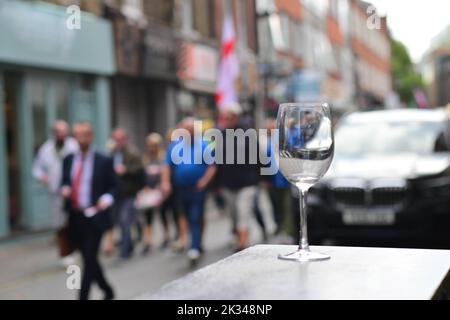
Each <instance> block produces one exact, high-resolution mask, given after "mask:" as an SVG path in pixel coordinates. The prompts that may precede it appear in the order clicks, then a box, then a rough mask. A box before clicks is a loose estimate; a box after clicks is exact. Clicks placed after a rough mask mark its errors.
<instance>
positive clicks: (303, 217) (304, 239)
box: [299, 188, 309, 251]
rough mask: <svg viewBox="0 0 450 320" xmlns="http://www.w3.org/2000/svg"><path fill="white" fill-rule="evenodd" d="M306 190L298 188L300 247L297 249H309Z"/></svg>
mask: <svg viewBox="0 0 450 320" xmlns="http://www.w3.org/2000/svg"><path fill="white" fill-rule="evenodd" d="M307 193H308V191H306V190H302V189H301V188H299V194H300V247H299V250H304V251H309V243H308V222H307V212H306V196H307Z"/></svg>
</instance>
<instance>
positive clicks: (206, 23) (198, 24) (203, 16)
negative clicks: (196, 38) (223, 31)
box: [192, 0, 215, 38]
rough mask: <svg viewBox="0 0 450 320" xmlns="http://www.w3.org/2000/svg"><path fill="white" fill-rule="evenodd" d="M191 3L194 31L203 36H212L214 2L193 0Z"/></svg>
mask: <svg viewBox="0 0 450 320" xmlns="http://www.w3.org/2000/svg"><path fill="white" fill-rule="evenodd" d="M192 4H193V9H194V10H193V13H194V29H195V31H197V32H199V33H200V34H201V35H202V36H203V37H205V38H214V37H215V32H214V31H215V27H214V13H215V10H214V2H213V1H211V0H193V1H192Z"/></svg>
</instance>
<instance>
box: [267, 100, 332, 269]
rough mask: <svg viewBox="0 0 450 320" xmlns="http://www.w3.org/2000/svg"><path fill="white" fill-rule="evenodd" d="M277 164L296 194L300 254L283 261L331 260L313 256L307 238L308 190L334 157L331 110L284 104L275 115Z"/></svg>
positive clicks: (323, 106)
mask: <svg viewBox="0 0 450 320" xmlns="http://www.w3.org/2000/svg"><path fill="white" fill-rule="evenodd" d="M277 128H278V130H279V132H278V137H277V139H275V140H276V141H275V150H276V160H277V162H278V166H279V169H280V171H281V173H282V174H283V175H284V176H285V177H286V179H287V180H288V181H289V182H290V183H292V184H293V185H295V186H296V187H297V188H298V190H299V197H300V239H301V241H300V245H299V250H298V251H297V252H294V253H292V254H289V255H286V256H280V257H279V258H280V259H282V260H295V261H317V260H327V259H329V258H330V257H329V256H327V255H323V254H320V253H315V252H312V251H311V250H310V248H309V243H308V235H307V214H306V197H307V193H308V190H309V189H310V188H311V187H312V186H314V185H315V184H316V183H317V182H318V181H319V180H320V179H322V178H323V176H324V175H325V174H326V173H327V171H328V169H329V168H330V166H331V163H332V161H333V156H334V135H333V127H332V121H331V112H330V107H329V106H328V104H326V103H318V102H317V103H287V104H282V105H281V106H280V108H279V111H278V118H277Z"/></svg>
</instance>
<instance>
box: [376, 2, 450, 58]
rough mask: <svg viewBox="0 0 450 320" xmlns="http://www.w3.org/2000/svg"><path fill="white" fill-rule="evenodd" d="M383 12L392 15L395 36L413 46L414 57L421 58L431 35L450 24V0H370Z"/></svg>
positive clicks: (411, 51) (411, 49) (390, 23)
mask: <svg viewBox="0 0 450 320" xmlns="http://www.w3.org/2000/svg"><path fill="white" fill-rule="evenodd" d="M368 2H371V3H373V4H374V5H375V6H376V7H377V9H378V12H379V13H380V14H381V15H384V14H387V15H388V24H389V28H390V29H391V31H392V35H393V37H394V38H395V39H397V40H399V41H401V42H403V43H404V44H405V45H406V47H407V48H408V49H409V51H410V54H411V57H412V59H413V60H414V61H415V62H420V59H421V57H422V55H423V54H424V53H425V52H426V50H427V49H428V48H429V46H430V42H431V39H432V38H433V37H435V36H436V35H437V34H439V32H441V31H442V30H444V28H445V27H446V26H448V25H450V0H368Z"/></svg>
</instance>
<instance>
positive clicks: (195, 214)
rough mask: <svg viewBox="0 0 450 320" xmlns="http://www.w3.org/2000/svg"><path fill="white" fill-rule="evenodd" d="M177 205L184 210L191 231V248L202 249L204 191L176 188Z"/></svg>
mask: <svg viewBox="0 0 450 320" xmlns="http://www.w3.org/2000/svg"><path fill="white" fill-rule="evenodd" d="M177 197H178V201H179V205H180V206H181V208H182V209H183V210H184V212H185V214H186V217H187V220H188V223H189V230H190V232H191V249H195V250H199V251H202V234H203V216H204V212H205V198H206V194H205V192H197V191H192V190H189V189H187V190H177Z"/></svg>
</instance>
